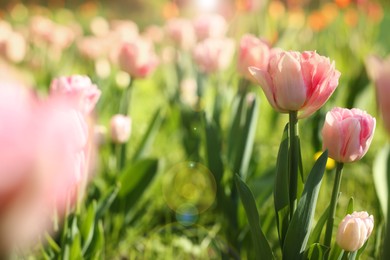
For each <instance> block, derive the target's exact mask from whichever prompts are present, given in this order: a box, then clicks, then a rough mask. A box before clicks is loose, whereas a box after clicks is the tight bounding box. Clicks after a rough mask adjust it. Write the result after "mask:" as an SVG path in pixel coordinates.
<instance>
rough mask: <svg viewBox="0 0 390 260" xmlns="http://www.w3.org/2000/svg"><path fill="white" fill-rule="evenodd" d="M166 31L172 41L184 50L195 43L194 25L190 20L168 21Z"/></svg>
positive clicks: (176, 19) (177, 19)
mask: <svg viewBox="0 0 390 260" xmlns="http://www.w3.org/2000/svg"><path fill="white" fill-rule="evenodd" d="M166 31H167V34H168V36H169V37H170V38H171V39H172V41H173V42H174V43H175V44H176V45H177V46H179V47H180V48H182V49H184V50H188V49H190V48H191V47H192V46H193V45H194V44H195V41H196V36H195V32H194V27H193V26H192V24H191V22H190V21H189V20H186V19H180V18H175V19H172V20H170V21H168V23H167V26H166Z"/></svg>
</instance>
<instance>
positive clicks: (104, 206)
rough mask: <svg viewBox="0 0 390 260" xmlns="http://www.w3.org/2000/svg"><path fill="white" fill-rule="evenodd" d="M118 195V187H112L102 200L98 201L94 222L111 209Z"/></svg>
mask: <svg viewBox="0 0 390 260" xmlns="http://www.w3.org/2000/svg"><path fill="white" fill-rule="evenodd" d="M118 193H119V187H118V186H115V187H112V188H111V189H110V190H109V192H108V193H107V194H106V195H105V196H104V197H103V199H101V200H100V202H99V204H98V205H97V209H96V216H95V219H96V220H98V219H100V218H101V217H102V216H103V215H104V213H106V211H107V210H108V209H109V208H110V207H111V205H112V203H113V202H114V200H115V199H116V197H117V195H118Z"/></svg>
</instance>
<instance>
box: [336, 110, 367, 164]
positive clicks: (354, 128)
mask: <svg viewBox="0 0 390 260" xmlns="http://www.w3.org/2000/svg"><path fill="white" fill-rule="evenodd" d="M341 128H342V132H343V135H344V139H345V140H344V143H343V147H342V148H341V157H342V160H343V162H353V161H355V160H357V159H358V158H359V157H360V156H362V147H361V145H360V131H361V129H362V128H361V125H360V123H359V121H358V120H357V119H356V118H353V117H351V118H347V119H345V120H343V122H342V125H341Z"/></svg>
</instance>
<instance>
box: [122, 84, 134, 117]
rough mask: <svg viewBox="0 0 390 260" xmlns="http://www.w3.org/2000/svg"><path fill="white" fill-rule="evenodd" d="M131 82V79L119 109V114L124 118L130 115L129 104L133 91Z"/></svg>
mask: <svg viewBox="0 0 390 260" xmlns="http://www.w3.org/2000/svg"><path fill="white" fill-rule="evenodd" d="M133 81H134V79H131V81H130V83H129V86H128V87H127V88H126V89H125V91H124V93H123V95H122V100H121V103H120V107H119V113H120V114H122V115H125V116H127V115H128V114H130V103H131V92H132V90H133Z"/></svg>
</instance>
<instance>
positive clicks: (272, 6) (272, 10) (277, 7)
mask: <svg viewBox="0 0 390 260" xmlns="http://www.w3.org/2000/svg"><path fill="white" fill-rule="evenodd" d="M285 12H286V8H285V7H284V4H283V3H282V2H281V1H272V2H270V3H269V6H268V13H269V15H270V16H271V17H272V18H274V19H275V20H278V19H280V18H281V17H282V16H283V15H284V14H285Z"/></svg>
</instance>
